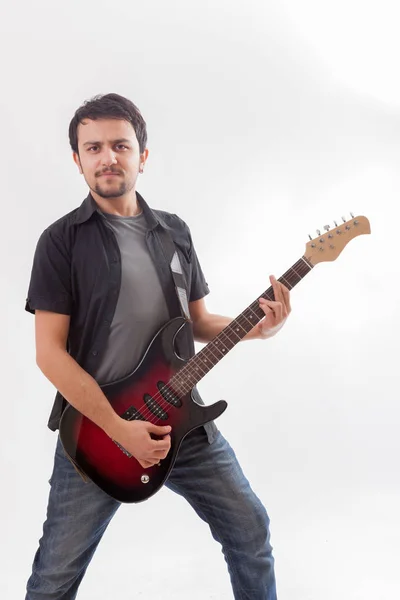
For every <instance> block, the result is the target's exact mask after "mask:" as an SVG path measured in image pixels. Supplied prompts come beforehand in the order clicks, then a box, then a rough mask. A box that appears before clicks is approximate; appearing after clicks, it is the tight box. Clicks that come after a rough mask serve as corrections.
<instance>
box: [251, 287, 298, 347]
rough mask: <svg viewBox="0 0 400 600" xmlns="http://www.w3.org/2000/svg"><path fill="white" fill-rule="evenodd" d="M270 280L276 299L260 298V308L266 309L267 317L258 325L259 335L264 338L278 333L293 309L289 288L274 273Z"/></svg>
mask: <svg viewBox="0 0 400 600" xmlns="http://www.w3.org/2000/svg"><path fill="white" fill-rule="evenodd" d="M269 280H270V282H271V284H272V289H273V290H274V297H275V300H265V299H264V298H259V304H260V308H261V309H262V310H263V311H264V313H265V317H264V318H263V319H262V320H261V321H260V322H259V323H258V325H257V326H256V327H257V329H258V336H257V337H258V338H259V339H262V340H265V339H267V338H270V337H273V336H274V335H276V334H277V333H278V331H279V330H280V329H281V328H282V327H283V325H284V324H285V322H286V319H287V318H288V316H289V314H290V313H291V310H292V309H291V307H290V292H289V290H288V288H287V287H285V286H284V285H283V284H282V283H280V282H279V281H277V280H276V279H275V277H274V276H273V275H270V277H269Z"/></svg>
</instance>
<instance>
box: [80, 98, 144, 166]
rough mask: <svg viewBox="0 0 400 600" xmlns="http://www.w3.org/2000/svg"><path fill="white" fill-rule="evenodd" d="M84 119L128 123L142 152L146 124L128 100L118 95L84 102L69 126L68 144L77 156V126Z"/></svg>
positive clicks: (138, 111)
mask: <svg viewBox="0 0 400 600" xmlns="http://www.w3.org/2000/svg"><path fill="white" fill-rule="evenodd" d="M84 119H92V120H93V121H96V119H123V120H124V121H129V123H131V124H132V127H133V129H134V130H135V133H136V137H137V140H138V142H139V149H140V153H141V154H142V153H143V152H144V150H145V148H146V144H147V130H146V122H145V120H144V119H143V117H142V115H141V113H140V110H139V109H138V108H137V106H135V105H134V104H133V102H131V101H130V100H128V98H124V97H123V96H120V95H119V94H106V95H105V96H102V95H98V96H94V97H93V98H91V99H90V100H86V101H85V102H84V103H83V105H82V106H81V107H80V108H78V110H77V111H76V112H75V114H74V117H73V119H72V121H71V123H70V124H69V143H70V145H71V148H72V150H73V152H76V153H77V154H78V155H79V151H78V133H77V131H78V125H79V124H80V123H82V121H83V120H84Z"/></svg>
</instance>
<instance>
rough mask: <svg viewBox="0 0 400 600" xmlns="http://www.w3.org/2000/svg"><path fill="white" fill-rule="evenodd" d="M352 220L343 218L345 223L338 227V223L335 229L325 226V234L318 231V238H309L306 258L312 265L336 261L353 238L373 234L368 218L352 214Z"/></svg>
mask: <svg viewBox="0 0 400 600" xmlns="http://www.w3.org/2000/svg"><path fill="white" fill-rule="evenodd" d="M350 214H351V217H352V218H351V219H350V220H349V221H346V220H345V218H344V217H342V220H343V223H342V224H341V225H338V224H337V223H336V221H334V223H335V227H334V228H333V229H331V228H330V226H329V225H325V227H324V229H325V233H323V234H321V232H320V231H319V230H318V229H317V233H318V236H317V237H316V238H314V239H312V238H311V236H309V238H310V240H311V241H309V242H308V243H307V244H306V251H305V254H304V256H305V258H306V259H307V260H308V262H310V263H311V264H312V265H316V264H317V263H320V262H327V261H332V260H336V259H337V257H338V256H339V254H340V253H341V252H342V250H343V249H344V248H345V246H347V244H348V243H349V242H350V240H352V239H353V238H355V237H357V236H358V235H363V234H366V233H371V226H370V224H369V221H368V219H367V217H363V216H359V217H354V216H353V214H352V213H350Z"/></svg>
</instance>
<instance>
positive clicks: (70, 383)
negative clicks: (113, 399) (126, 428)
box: [37, 348, 120, 437]
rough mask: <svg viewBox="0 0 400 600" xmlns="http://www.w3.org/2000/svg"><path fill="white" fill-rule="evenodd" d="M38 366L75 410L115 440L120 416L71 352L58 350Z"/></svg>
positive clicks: (38, 361) (41, 360) (42, 359)
mask: <svg viewBox="0 0 400 600" xmlns="http://www.w3.org/2000/svg"><path fill="white" fill-rule="evenodd" d="M37 365H38V367H39V368H40V370H41V371H42V373H43V374H44V375H45V376H46V377H47V379H48V380H49V381H51V383H52V384H53V385H54V386H55V387H56V388H57V390H58V391H59V392H60V394H61V395H62V396H64V398H65V399H66V400H67V401H68V402H69V403H70V404H71V405H72V406H73V407H74V408H76V409H77V410H78V411H79V412H80V413H82V414H83V415H85V417H88V418H89V419H90V420H91V421H93V422H94V423H96V425H98V426H99V427H101V429H103V430H104V431H105V432H106V433H107V434H108V435H109V436H111V437H113V431H114V430H115V429H116V427H117V426H118V421H119V420H120V417H119V416H118V415H117V413H116V412H115V411H114V410H113V408H112V406H111V404H110V403H109V402H108V400H107V398H106V396H105V395H104V394H103V392H102V390H101V388H100V386H99V384H98V383H97V381H96V380H95V379H94V378H93V377H92V376H91V375H89V373H87V372H86V371H85V370H84V369H82V367H80V366H79V365H78V363H77V362H76V361H75V360H74V359H73V358H72V357H71V356H70V355H69V354H68V352H66V351H64V350H62V349H61V348H60V349H55V350H54V351H52V352H51V355H50V354H49V355H48V356H46V357H45V358H41V359H40V360H37Z"/></svg>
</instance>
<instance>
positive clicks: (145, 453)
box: [107, 419, 171, 469]
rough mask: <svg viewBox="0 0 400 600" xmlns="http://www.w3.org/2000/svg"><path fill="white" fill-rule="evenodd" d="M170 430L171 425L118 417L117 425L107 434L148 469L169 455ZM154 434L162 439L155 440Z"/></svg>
mask: <svg viewBox="0 0 400 600" xmlns="http://www.w3.org/2000/svg"><path fill="white" fill-rule="evenodd" d="M170 431H171V427H170V425H162V426H159V425H153V423H150V422H149V421H126V420H125V419H118V423H117V425H116V426H115V427H113V430H112V431H107V434H108V435H109V436H110V437H111V438H112V439H113V440H115V441H116V442H118V443H119V444H121V446H123V447H124V448H125V450H127V451H128V452H129V453H130V454H132V455H133V456H134V457H135V458H136V460H137V461H138V462H139V464H140V465H141V466H142V467H143V468H145V469H148V468H149V467H153V466H154V465H157V464H158V463H159V462H160V460H162V459H164V458H165V457H166V456H167V454H168V452H169V450H170V448H171V436H170V435H169V433H170ZM152 435H156V436H160V437H161V438H162V439H156V440H155V439H153V438H152V437H151V436H152Z"/></svg>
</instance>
